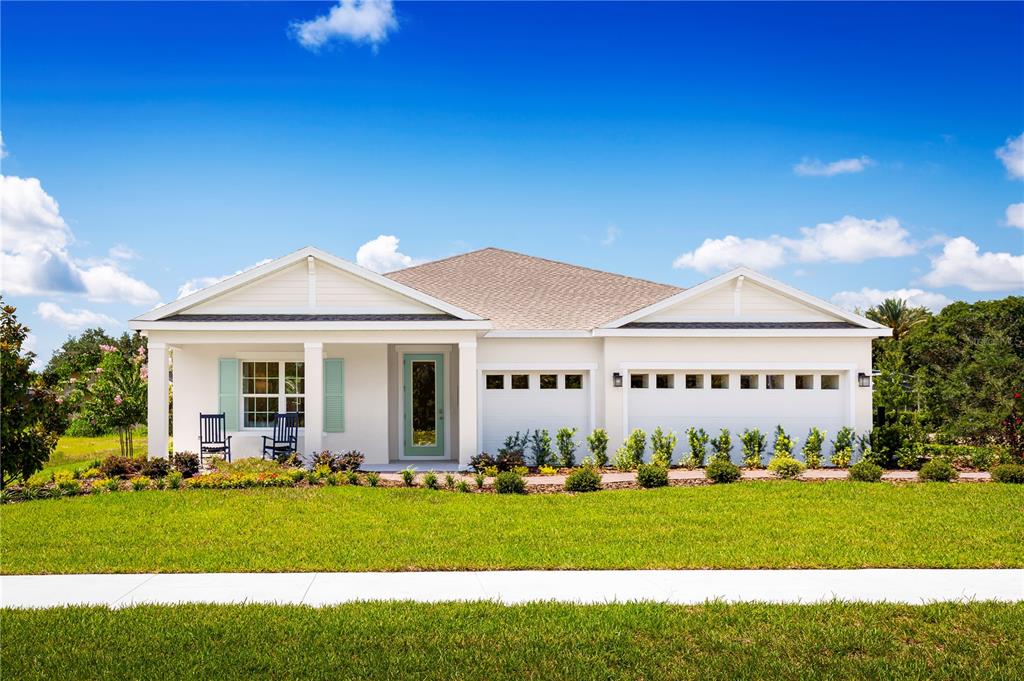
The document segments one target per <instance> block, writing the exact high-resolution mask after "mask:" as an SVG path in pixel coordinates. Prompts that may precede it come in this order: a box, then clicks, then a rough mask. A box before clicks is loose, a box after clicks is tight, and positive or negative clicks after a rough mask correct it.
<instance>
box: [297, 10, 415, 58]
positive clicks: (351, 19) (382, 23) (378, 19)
mask: <svg viewBox="0 0 1024 681" xmlns="http://www.w3.org/2000/svg"><path fill="white" fill-rule="evenodd" d="M397 28H398V19H396V18H395V9H394V7H393V6H392V5H391V0H340V2H338V4H337V5H335V6H334V7H332V8H331V11H330V12H328V13H327V14H326V15H324V16H319V17H317V18H315V19H310V20H309V21H297V22H295V23H293V24H292V31H293V33H294V35H295V38H296V40H298V41H299V43H300V44H301V45H302V46H303V47H305V48H307V49H310V50H317V49H319V48H321V47H323V46H324V45H325V44H327V43H329V42H331V41H332V40H351V41H352V42H355V43H369V44H370V45H372V46H373V47H374V48H376V47H377V46H378V45H380V43H382V42H384V41H385V40H387V37H388V33H389V32H390V31H393V30H396V29H397Z"/></svg>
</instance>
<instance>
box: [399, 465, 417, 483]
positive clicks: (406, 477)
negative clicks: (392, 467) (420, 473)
mask: <svg viewBox="0 0 1024 681" xmlns="http://www.w3.org/2000/svg"><path fill="white" fill-rule="evenodd" d="M415 481H416V471H415V470H414V469H413V468H403V469H402V482H403V483H404V484H405V486H406V487H412V485H413V483H414V482H415Z"/></svg>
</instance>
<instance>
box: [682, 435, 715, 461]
mask: <svg viewBox="0 0 1024 681" xmlns="http://www.w3.org/2000/svg"><path fill="white" fill-rule="evenodd" d="M686 439H687V440H688V441H689V443H690V458H689V459H687V460H686V467H687V468H700V467H701V466H703V465H704V459H705V458H706V457H707V452H708V442H710V441H711V436H710V435H708V434H707V433H706V432H704V429H703V428H694V427H693V426H690V427H689V428H688V429H687V430H686Z"/></svg>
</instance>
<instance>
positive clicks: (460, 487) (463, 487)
mask: <svg viewBox="0 0 1024 681" xmlns="http://www.w3.org/2000/svg"><path fill="white" fill-rule="evenodd" d="M455 491H456V492H462V493H463V494H465V493H466V492H468V491H469V484H468V483H466V481H465V480H459V481H458V482H457V483H455Z"/></svg>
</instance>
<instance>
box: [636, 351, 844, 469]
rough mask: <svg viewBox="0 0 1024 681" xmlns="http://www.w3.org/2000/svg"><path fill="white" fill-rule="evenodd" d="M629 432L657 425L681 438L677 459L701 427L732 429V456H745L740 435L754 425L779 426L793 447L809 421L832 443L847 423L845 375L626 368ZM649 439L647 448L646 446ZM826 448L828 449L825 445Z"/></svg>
mask: <svg viewBox="0 0 1024 681" xmlns="http://www.w3.org/2000/svg"><path fill="white" fill-rule="evenodd" d="M628 380H629V382H628V383H627V385H626V386H624V389H625V390H628V391H629V392H628V396H627V399H628V406H627V416H628V423H629V429H630V431H632V429H634V428H642V429H643V430H644V431H645V432H647V434H648V436H649V435H650V433H651V431H652V430H654V429H655V428H656V427H658V426H661V428H662V429H663V430H666V431H667V430H674V431H676V433H678V435H679V444H678V446H677V447H676V454H675V458H674V460H678V458H679V457H682V456H683V455H684V454H688V453H689V451H690V450H689V446H688V445H687V443H686V435H685V431H686V429H687V428H689V427H691V426H693V427H696V428H703V429H704V430H706V431H707V432H708V433H709V434H710V435H711V436H712V437H715V436H717V435H718V433H719V431H720V430H721V429H722V428H728V429H729V430H730V431H731V432H732V434H733V451H732V458H733V461H735V462H739V461H740V459H741V458H742V454H741V449H740V448H741V446H742V445H741V443H740V440H739V437H738V436H739V434H740V433H742V432H743V431H744V430H745V429H747V428H759V429H760V430H761V432H763V433H766V434H767V436H768V443H767V449H768V451H771V443H772V433H774V431H775V426H777V425H780V424H781V425H782V427H783V428H785V429H786V432H788V433H789V434H790V435H791V436H793V437H795V438H796V439H797V450H795V451H797V452H798V451H799V447H800V446H801V445H802V444H803V442H804V441H805V440H806V438H807V432H808V431H809V430H810V429H811V427H812V426H817V427H818V428H820V429H822V430H824V431H827V433H828V435H827V437H828V439H829V440H831V439H832V438H833V437H834V436H835V434H836V431H838V430H839V429H840V428H842V427H843V426H844V425H846V424H847V423H848V414H849V395H850V390H849V385H848V383H847V381H848V380H849V378H848V375H847V374H846V373H845V372H836V371H778V370H770V371H706V370H694V371H685V370H681V371H653V370H652V371H631V372H630V374H629V377H628ZM649 444H650V443H649V440H648V450H649ZM825 449H826V451H831V449H830V448H829V447H828V446H826V448H825Z"/></svg>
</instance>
